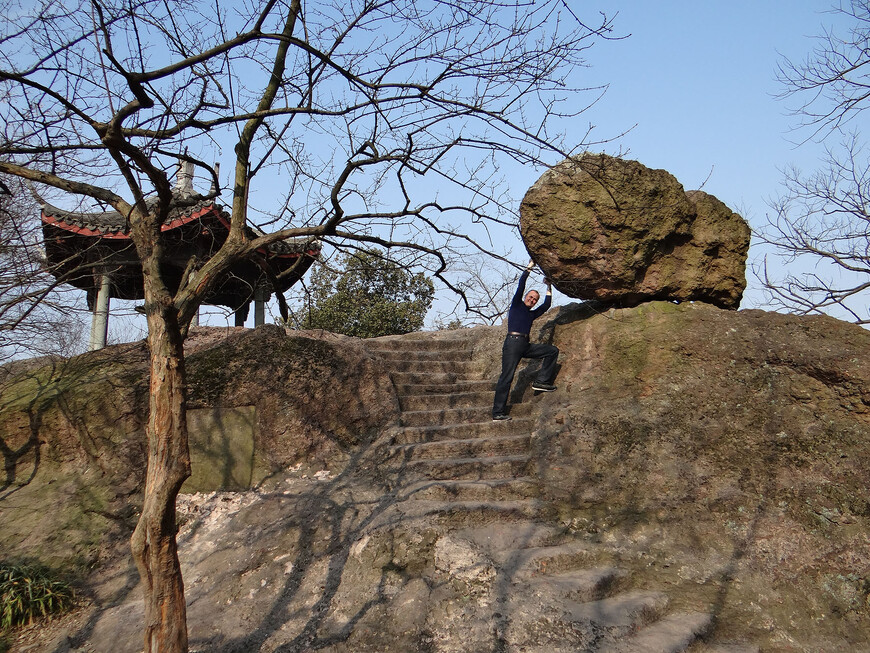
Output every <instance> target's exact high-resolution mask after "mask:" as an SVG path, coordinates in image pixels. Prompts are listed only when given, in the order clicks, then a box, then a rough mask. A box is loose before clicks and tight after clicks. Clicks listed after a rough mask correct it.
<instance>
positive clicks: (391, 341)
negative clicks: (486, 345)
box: [365, 334, 471, 352]
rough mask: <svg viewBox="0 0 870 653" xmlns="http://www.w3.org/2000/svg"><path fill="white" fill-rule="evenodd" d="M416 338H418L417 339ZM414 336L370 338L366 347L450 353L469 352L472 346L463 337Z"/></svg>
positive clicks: (378, 349) (381, 349) (370, 348)
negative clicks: (457, 350) (455, 350)
mask: <svg viewBox="0 0 870 653" xmlns="http://www.w3.org/2000/svg"><path fill="white" fill-rule="evenodd" d="M415 336H416V337H415ZM415 336H412V335H410V334H406V335H404V336H383V337H381V338H369V339H368V340H366V341H365V346H366V348H367V349H368V350H369V351H373V352H374V351H396V350H405V349H407V350H413V351H419V350H425V351H450V350H452V349H462V350H463V351H468V350H470V349H471V345H470V344H469V342H468V340H467V339H465V338H461V337H450V338H432V337H425V336H423V337H420V335H419V334H415Z"/></svg>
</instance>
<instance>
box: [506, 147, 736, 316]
mask: <svg viewBox="0 0 870 653" xmlns="http://www.w3.org/2000/svg"><path fill="white" fill-rule="evenodd" d="M520 231H521V233H522V237H523V240H524V241H525V243H526V247H527V248H528V250H529V252H530V254H531V255H532V258H533V259H534V260H535V262H536V263H537V264H538V265H539V266H540V267H541V269H542V270H543V271H544V272H545V273H546V274H547V276H548V277H549V278H550V280H551V281H552V282H553V285H554V286H556V288H558V289H559V290H560V291H562V292H563V293H565V294H566V295H568V296H570V297H575V298H577V299H585V300H591V299H597V300H601V301H605V302H610V303H614V304H617V305H621V306H633V305H637V304H639V303H641V302H644V301H652V300H677V301H690V300H691V301H702V302H707V303H710V304H714V305H715V306H718V307H720V308H728V309H736V308H737V307H738V306H739V304H740V299H741V297H742V296H743V290H744V289H745V287H746V277H745V269H746V254H747V251H748V249H749V237H750V230H749V226H748V225H747V224H746V222H745V221H744V220H743V218H741V217H740V216H739V215H737V214H736V213H734V212H733V211H731V210H730V209H729V208H728V207H727V206H725V205H724V204H723V203H722V202H720V201H719V200H718V199H716V198H715V197H713V196H712V195H708V194H707V193H704V192H702V191H689V192H685V191H684V190H683V187H682V186H681V185H680V183H679V182H678V181H677V180H676V179H675V178H674V177H673V176H672V175H671V174H669V173H668V172H666V171H664V170H651V169H649V168H647V167H645V166H643V165H641V164H640V163H638V162H636V161H629V160H625V159H617V158H613V157H610V156H607V155H604V154H597V155H596V154H584V155H582V156H579V157H575V158H571V159H566V160H565V161H562V162H561V163H559V164H558V165H556V166H554V167H553V168H551V169H550V170H548V171H547V172H545V173H544V174H543V175H542V176H541V178H540V179H538V181H537V182H535V184H534V185H533V186H532V187H531V188H530V189H529V191H528V192H527V193H526V196H525V198H524V199H523V201H522V204H521V205H520Z"/></svg>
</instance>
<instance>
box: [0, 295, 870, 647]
mask: <svg viewBox="0 0 870 653" xmlns="http://www.w3.org/2000/svg"><path fill="white" fill-rule="evenodd" d="M538 324H539V325H540V329H539V333H537V334H535V335H536V337H538V338H540V339H542V340H545V341H550V342H553V343H554V344H556V345H557V346H559V348H560V349H561V351H562V356H561V358H560V365H561V369H560V373H559V378H558V381H557V383H558V385H559V389H558V390H557V391H556V392H554V393H550V394H541V395H535V394H534V393H533V392H532V390H531V388H530V384H531V381H532V380H533V378H534V376H533V375H534V369H535V368H534V364H532V366H530V367H529V368H526V369H522V368H521V371H520V372H519V373H518V375H517V380H516V384H515V389H514V391H513V393H512V398H511V399H512V411H511V414H512V416H513V419H512V420H511V421H510V422H506V423H493V422H491V421H490V420H489V410H490V405H491V398H492V394H491V392H492V385H493V382H494V379H495V376H496V375H497V370H498V366H499V348H500V343H501V338H502V336H503V333H502V330H501V329H498V328H475V329H464V330H458V331H451V332H439V333H426V334H411V335H409V336H405V337H401V338H385V339H377V340H372V341H355V340H350V339H342V338H335V337H330V336H327V335H324V334H307V335H308V336H309V337H308V338H306V339H302V340H300V339H298V338H287V337H286V336H284V335H283V334H282V333H279V332H278V330H277V329H274V328H268V329H258V330H256V331H247V332H239V333H234V334H226V333H224V334H216V332H209V333H208V335H207V336H205V335H200V340H199V344H198V345H197V344H195V342H194V343H192V347H191V356H190V368H191V379H192V386H193V390H192V393H191V399H192V401H193V402H194V404H195V405H197V406H207V405H209V402H212V403H219V404H222V405H227V404H231V403H235V404H238V405H249V404H252V405H255V406H257V416H258V417H257V420H258V431H257V447H258V454H257V455H258V457H259V459H260V460H261V463H260V466H259V467H258V469H259V470H260V471H259V473H258V474H257V475H256V478H255V482H254V486H253V487H252V488H250V489H247V490H240V491H235V492H228V491H216V492H207V493H197V494H187V495H183V496H182V497H181V498H180V500H179V524H180V530H179V544H180V552H181V557H182V564H183V567H184V575H185V587H186V594H187V599H188V606H189V608H188V609H189V612H188V621H189V626H190V637H191V649H192V650H195V651H202V652H206V651H208V652H215V651H217V652H222V653H230V652H232V651H239V652H241V651H263V652H267V651H268V652H272V651H288V652H289V651H300V652H301V651H314V650H325V651H335V652H345V651H348V652H349V651H438V652H448V651H451V652H452V651H475V652H477V651H492V652H493V653H495V652H505V653H507V652H514V651H517V652H519V651H527V652H538V651H540V652H544V651H548V652H559V651H624V652H629V651H636V652H640V651H647V652H651V651H662V652H663V651H684V650H685V651H690V652H695V653H701V652H702V651H705V652H712V651H719V652H720V653H724V652H725V651H730V652H732V653H746V652H749V651H764V652H768V651H771V652H773V651H775V652H783V653H784V652H786V651H808V652H809V651H813V652H817V651H870V627H868V625H867V623H868V619H867V616H868V612H870V602H868V596H870V553H868V551H870V548H868V533H870V529H868V519H870V490H868V488H870V478H868V477H870V471H868V470H867V468H866V465H864V464H863V461H865V460H867V457H868V454H870V451H868V447H870V356H868V354H867V352H868V346H870V334H868V332H867V331H865V330H863V329H860V328H858V327H855V326H853V325H848V324H845V323H842V322H838V321H836V320H833V319H830V318H822V317H813V318H797V317H791V316H783V315H777V314H772V313H766V312H761V311H741V312H733V311H723V310H719V309H716V308H713V307H710V306H707V305H704V304H698V303H684V304H680V305H676V304H671V303H665V302H657V303H651V304H644V305H641V306H638V307H635V308H631V309H606V308H605V307H602V306H599V305H589V304H585V305H574V306H570V307H563V308H561V309H554V310H553V311H551V312H550V313H548V314H547V316H545V317H544V318H542V319H541V320H539V321H538ZM311 336H315V337H314V338H312V337H311ZM285 340H286V341H287V342H285ZM212 345H214V346H212ZM126 347H127V348H126V349H125V348H121V349H119V350H117V351H116V352H115V353H114V354H111V353H109V354H107V356H106V358H104V359H101V361H102V362H100V363H99V365H97V367H96V369H102V370H103V373H102V374H96V376H93V377H88V379H89V383H103V381H99V380H98V379H103V380H105V379H110V380H112V379H114V381H112V382H111V383H109V386H100V387H102V388H103V390H102V391H101V394H100V395H99V396H101V397H110V396H111V395H110V394H109V393H108V392H107V391H106V388H107V387H112V388H120V389H121V390H123V392H124V393H127V392H132V395H130V396H134V397H135V396H136V392H135V388H136V387H138V386H137V383H138V381H135V382H134V380H135V379H136V378H139V377H137V376H136V375H137V374H139V375H140V376H141V374H142V367H141V365H142V363H141V361H142V359H141V357H139V358H137V356H140V354H141V352H139V353H136V351H137V350H136V347H135V346H126ZM194 350H196V351H194ZM209 352H212V353H211V354H209ZM279 352H283V356H285V357H288V358H291V359H293V360H292V361H291V362H288V363H286V364H285V363H282V362H280V361H279V360H278V359H279V356H277V355H276V354H277V353H279ZM305 352H309V354H311V355H308V356H306V355H305ZM125 356H126V357H127V358H126V359H124V357H125ZM122 359H124V360H125V361H126V363H125V365H124V366H121V367H117V366H118V365H120V362H124V360H122ZM297 359H304V360H307V361H308V363H307V364H306V365H300V364H298V360H297ZM109 361H111V364H112V365H113V366H114V367H113V368H112V370H111V373H109V370H108V369H107V368H105V367H101V366H105V365H108V364H109ZM136 361H138V362H136ZM243 361H247V363H246V364H243ZM95 365H96V363H95ZM228 370H231V372H230V371H228ZM17 373H18V374H20V373H21V371H20V370H18V372H17ZM27 374H29V375H30V377H32V378H40V379H42V382H41V384H40V385H39V387H40V388H43V390H42V392H43V395H44V396H48V395H51V396H54V397H61V399H62V401H58V402H57V403H61V404H63V405H64V406H66V407H67V408H66V412H65V413H64V412H63V411H61V412H59V413H57V414H55V413H53V412H52V411H53V410H54V409H53V408H52V406H50V405H49V403H50V402H47V401H46V402H44V403H43V404H39V405H41V406H42V407H41V408H40V409H39V411H34V410H33V407H34V406H36V405H37V402H35V401H34V397H33V395H32V394H31V395H27V396H29V397H30V399H29V400H27V401H25V400H24V399H23V397H24V395H26V393H22V392H21V389H22V386H21V385H15V383H13V382H12V380H10V378H7V379H6V381H4V383H5V384H7V385H5V389H4V394H3V396H4V403H5V409H4V410H0V425H2V428H3V429H4V430H3V431H2V433H3V438H4V441H5V442H6V443H7V450H9V451H18V452H20V455H19V456H18V457H17V458H15V457H14V456H11V455H7V484H6V489H4V490H3V492H2V494H0V524H2V527H0V531H2V532H3V535H0V538H2V539H3V541H2V545H3V548H4V552H5V551H14V552H15V553H16V554H18V555H19V556H30V557H35V556H38V557H46V558H49V559H50V560H49V561H51V560H54V561H55V562H58V561H63V560H64V559H66V560H67V563H65V564H67V565H68V566H69V565H72V566H73V567H72V568H73V569H74V570H75V571H76V576H77V582H78V583H79V585H80V587H81V592H80V597H81V598H80V606H79V608H78V609H77V610H76V611H75V612H73V613H71V614H69V615H66V616H64V617H61V618H58V619H55V620H54V621H53V622H51V623H50V624H48V625H44V624H43V625H39V626H33V627H30V628H27V629H23V630H21V631H17V632H16V633H15V636H14V638H13V641H12V643H11V650H12V651H15V652H23V651H51V652H54V653H61V652H69V651H100V652H102V651H113V652H115V651H117V652H119V653H122V652H124V651H137V650H140V649H141V635H140V631H141V619H142V606H141V600H140V596H139V589H138V579H137V576H136V573H135V569H134V568H133V566H132V563H131V562H130V561H129V558H128V556H127V555H126V551H125V546H126V545H125V541H124V539H125V536H126V534H127V533H128V532H129V528H130V527H131V524H132V522H133V520H134V518H135V505H136V501H137V497H138V495H137V483H136V482H135V481H133V480H128V481H127V484H126V485H125V486H123V492H118V491H116V492H114V493H113V492H112V491H111V489H110V487H107V486H111V487H113V488H120V487H121V486H120V485H119V483H118V481H119V479H121V478H123V477H124V476H123V474H124V473H127V476H128V477H131V473H130V472H131V470H135V469H137V468H138V466H139V465H141V459H139V458H137V457H136V456H132V455H128V456H126V458H125V457H124V456H123V455H121V456H119V454H123V453H124V452H130V451H132V452H136V451H139V449H138V445H137V444H136V443H135V441H134V442H127V440H125V439H124V438H122V437H120V436H118V435H113V436H112V437H108V438H105V439H103V440H101V439H100V438H98V437H97V435H98V434H97V430H98V429H95V428H94V427H93V425H92V426H91V427H90V428H89V429H88V430H87V433H90V434H91V435H93V437H92V439H91V441H92V442H96V444H95V445H94V446H93V447H92V448H91V449H90V450H89V453H85V454H77V453H75V451H76V447H79V448H82V447H83V446H84V445H83V444H82V443H83V442H88V440H85V439H83V438H82V433H81V429H78V430H77V429H75V428H72V427H67V428H66V430H64V429H61V428H60V427H59V426H58V425H60V424H61V423H65V422H63V419H62V417H63V415H71V414H72V413H77V412H81V411H72V412H71V411H70V410H69V407H70V406H79V407H81V406H92V404H93V403H94V399H90V400H88V401H84V400H82V399H81V398H79V399H76V396H77V395H76V393H77V392H84V391H85V388H84V386H86V385H87V384H82V383H81V382H79V383H78V384H77V385H76V386H75V390H73V389H71V388H70V387H69V386H63V388H58V387H54V386H52V385H51V383H50V382H47V381H46V380H45V377H44V376H40V375H39V374H37V373H36V372H34V370H29V371H27ZM43 374H44V373H43ZM328 375H335V376H336V378H340V379H342V381H341V383H329V380H330V377H329V376H328ZM51 378H52V379H54V380H53V381H52V383H54V382H56V379H55V377H51ZM118 379H124V381H123V382H118ZM324 379H325V380H324ZM10 383H12V385H9V384H10ZM17 383H18V384H21V383H23V381H21V379H20V378H19V379H18V381H17ZM344 386H346V387H347V388H349V390H348V391H346V392H345V393H344V394H342V391H340V390H339V389H337V388H340V387H344ZM12 388H17V389H18V390H17V392H18V395H17V396H18V397H19V398H18V399H16V400H15V401H12V400H11V399H9V398H10V397H12V396H13V395H12V392H11V389H12ZM52 388H53V389H52ZM131 388H133V390H131ZM384 388H387V389H388V390H389V391H388V392H386V393H384V392H383V390H384ZM47 389H50V390H51V391H50V392H49V391H48V390H47ZM32 390H33V389H32V388H31V390H30V392H31V393H32ZM119 391H120V390H119ZM300 394H306V395H307V396H308V397H309V400H308V402H307V404H306V402H302V401H301V400H300V399H299V398H298V397H299V395H300ZM91 396H93V395H91ZM123 396H124V397H128V395H127V394H124V395H123ZM312 397H314V398H316V401H312V400H311V398H312ZM361 398H362V401H360V399H361ZM76 401H79V403H76ZM118 405H123V406H125V410H126V411H127V413H130V414H129V416H128V418H127V419H128V423H129V425H130V426H129V428H130V433H131V436H132V435H135V433H136V431H135V428H134V427H135V426H136V424H138V422H137V420H139V419H140V417H137V416H134V415H133V414H132V413H135V411H132V410H131V409H130V408H129V404H128V403H127V402H126V401H121V400H119V399H116V400H113V401H109V400H108V399H106V400H105V401H103V403H102V405H101V414H103V416H104V417H105V416H106V414H107V411H109V410H110V408H111V406H118ZM306 405H307V406H308V408H306ZM366 405H369V406H373V407H376V411H374V412H376V413H377V415H369V414H366V411H365V410H363V408H364V407H365V406H366ZM27 407H29V410H30V412H29V413H28V412H27V411H28V408H27ZM306 410H307V411H308V412H307V413H306ZM127 413H124V414H127ZM22 414H23V415H24V417H28V419H27V421H21V420H23V419H24V417H22ZM34 414H38V415H40V416H42V418H43V419H44V420H45V421H46V423H49V424H52V425H53V426H52V429H51V430H50V431H46V430H41V428H40V425H36V426H34V423H33V419H32V416H33V415H34ZM287 414H292V415H293V417H292V420H291V418H288V417H286V415H287ZM282 415H284V416H282ZM306 415H308V418H307V419H306ZM67 419H68V421H70V419H69V418H67ZM343 420H346V422H347V423H350V424H352V425H355V426H354V428H348V426H347V425H346V423H343ZM106 421H107V422H111V423H114V422H116V421H117V419H109V420H106ZM70 423H72V421H70ZM76 423H78V424H81V422H80V421H79V422H76ZM22 424H24V425H25V426H27V428H21V426H22ZM22 432H23V433H27V434H29V435H28V436H27V437H24V436H22V435H21V433H22ZM63 433H65V434H66V435H65V436H64V438H66V439H64V438H61V437H60V434H63ZM355 434H356V435H355ZM13 437H18V438H19V440H17V441H15V442H13V441H12V439H13ZM28 442H38V443H40V446H38V447H37V446H35V445H34V446H32V447H31V448H30V449H27V448H26V445H27V443H28ZM112 443H114V444H112ZM13 445H14V446H13ZM113 447H114V448H113ZM27 451H31V452H33V451H41V452H42V453H41V455H40V456H41V457H38V459H34V458H33V457H31V458H27V455H26V452H27ZM77 455H80V456H81V458H80V459H81V460H89V461H90V464H91V467H92V468H94V469H103V472H102V474H97V473H96V472H93V473H92V476H93V478H91V477H88V479H89V480H88V482H87V483H85V482H80V483H79V485H77V486H76V492H74V493H73V496H72V498H70V495H69V493H67V492H62V493H61V494H62V495H64V496H65V497H66V499H63V500H61V499H59V498H56V497H55V498H53V497H54V496H55V495H54V494H53V492H55V494H56V491H55V490H54V489H53V488H58V487H67V486H68V485H69V484H70V483H71V482H72V481H71V480H70V474H69V472H68V471H67V472H64V469H67V470H68V466H69V464H70V461H73V460H79V459H77V458H76V456H77ZM110 456H118V458H119V459H126V460H132V463H129V464H127V465H126V466H125V464H122V463H120V462H117V461H115V462H111V463H110V462H109V461H108V460H103V461H102V463H100V461H101V459H108V458H109V457H110ZM64 461H67V463H66V465H65V464H64ZM28 465H29V466H28ZM10 469H12V470H13V471H15V474H14V475H10V471H9V470H10ZM81 470H82V467H81V465H80V464H79V466H78V468H77V470H76V471H78V472H80V471H81ZM124 470H126V472H125V471H124ZM80 476H88V475H87V474H83V475H82V474H80ZM132 477H133V478H138V477H139V476H138V475H137V474H135V473H132ZM101 479H102V481H101ZM85 489H88V492H87V493H85V492H84V490H85ZM98 490H99V491H98ZM85 494H87V496H88V497H91V498H92V500H93V497H94V496H97V495H99V496H101V497H102V496H106V497H108V498H107V499H106V500H105V503H106V506H107V507H104V508H103V509H101V510H102V513H104V514H102V516H101V515H100V514H99V513H95V512H94V508H93V506H92V507H91V508H88V509H82V508H80V507H79V508H76V506H80V504H81V503H82V501H83V497H84V496H85ZM36 501H42V502H48V503H47V504H46V505H51V506H53V508H54V510H55V511H56V512H57V517H56V519H55V520H54V521H55V523H56V524H57V523H62V524H64V528H63V529H62V530H63V532H62V533H58V532H57V530H58V529H57V528H56V527H55V529H54V530H53V529H52V527H51V525H50V524H48V525H44V526H43V527H41V528H38V529H35V530H34V532H33V534H31V535H30V536H28V537H24V536H21V535H18V536H13V535H12V534H14V533H19V534H20V533H21V532H22V531H23V530H24V526H22V525H21V524H22V523H24V524H29V525H32V524H33V523H34V519H33V518H26V517H23V516H22V513H27V514H32V513H34V512H35V508H36V506H38V505H41V504H38V503H35V502H36ZM51 502H54V503H51ZM61 508H63V510H61ZM76 511H78V512H76ZM73 516H77V517H76V519H80V520H82V521H81V524H80V525H79V528H78V530H76V529H72V528H71V527H69V526H68V525H67V524H68V523H70V522H72V521H74V519H73ZM85 516H88V518H89V519H90V521H88V520H86V519H85ZM28 519H29V521H28ZM44 521H46V520H42V522H44ZM59 541H62V543H63V544H62V549H63V550H58V542H59Z"/></svg>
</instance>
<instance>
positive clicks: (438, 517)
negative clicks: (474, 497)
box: [371, 499, 541, 529]
mask: <svg viewBox="0 0 870 653" xmlns="http://www.w3.org/2000/svg"><path fill="white" fill-rule="evenodd" d="M540 511H541V504H540V502H538V501H536V500H533V499H527V500H521V501H423V500H421V501H402V502H400V503H396V504H394V505H392V506H390V507H389V508H388V509H387V510H385V511H384V512H382V513H381V514H379V515H378V516H377V517H375V518H374V520H373V521H372V524H371V525H372V527H373V528H386V529H392V528H396V527H397V526H400V525H403V526H404V525H407V523H408V522H422V523H424V524H428V525H441V526H450V527H451V528H456V527H472V526H473V527H475V528H480V527H486V526H487V525H488V524H505V523H512V522H525V521H527V520H529V519H533V518H535V517H537V516H538V515H539V514H540Z"/></svg>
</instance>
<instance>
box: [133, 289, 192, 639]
mask: <svg viewBox="0 0 870 653" xmlns="http://www.w3.org/2000/svg"><path fill="white" fill-rule="evenodd" d="M146 285H147V281H146ZM155 294H156V295H161V294H163V293H159V292H158V293H153V292H149V291H148V290H147V289H146V306H151V307H154V308H152V310H149V311H148V313H149V314H148V345H149V348H150V356H151V358H150V361H151V404H150V415H149V419H148V471H147V475H146V479H145V498H144V502H143V505H142V515H141V516H140V518H139V523H138V524H137V525H136V530H135V531H134V533H133V537H132V540H131V548H132V550H133V557H134V559H135V560H136V566H137V567H138V569H139V575H140V577H141V579H142V585H143V589H144V594H145V652H146V653H158V652H159V653H187V610H186V605H185V600H184V582H183V581H182V578H181V566H180V564H179V560H178V550H177V545H176V541H175V535H176V524H175V500H176V497H177V495H178V491H179V490H180V489H181V485H182V483H184V481H185V479H186V478H187V477H188V476H190V452H189V450H188V443H187V424H186V412H187V407H186V379H185V370H184V349H183V341H182V338H181V333H180V329H179V325H178V321H177V319H176V314H175V310H174V308H173V306H172V304H171V302H168V301H163V302H160V301H156V302H155V301H150V302H149V295H150V296H151V297H153V296H154V295H155ZM163 299H164V300H166V299H168V298H167V297H165V295H164V297H163Z"/></svg>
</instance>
